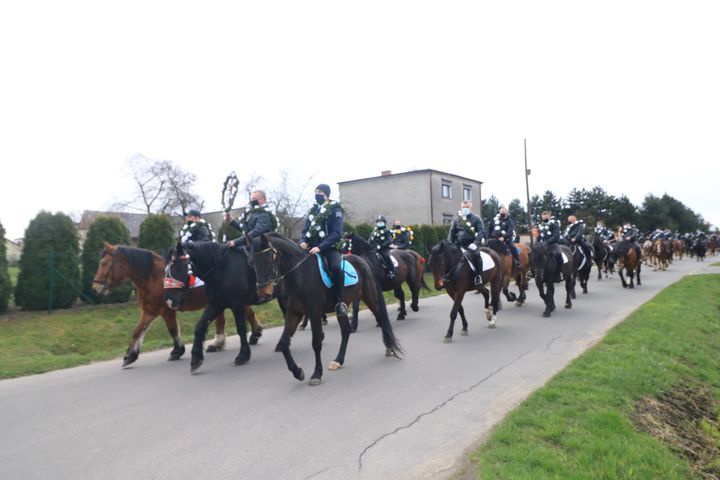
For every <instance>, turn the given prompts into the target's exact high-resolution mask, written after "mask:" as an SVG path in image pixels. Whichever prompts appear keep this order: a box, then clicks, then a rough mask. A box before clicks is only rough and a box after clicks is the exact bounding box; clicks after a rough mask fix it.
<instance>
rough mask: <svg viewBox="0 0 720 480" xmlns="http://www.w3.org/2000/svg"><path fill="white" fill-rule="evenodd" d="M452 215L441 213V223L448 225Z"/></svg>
mask: <svg viewBox="0 0 720 480" xmlns="http://www.w3.org/2000/svg"><path fill="white" fill-rule="evenodd" d="M453 218H454V217H453V216H452V215H449V214H447V213H443V225H450V224H451V223H452V221H453Z"/></svg>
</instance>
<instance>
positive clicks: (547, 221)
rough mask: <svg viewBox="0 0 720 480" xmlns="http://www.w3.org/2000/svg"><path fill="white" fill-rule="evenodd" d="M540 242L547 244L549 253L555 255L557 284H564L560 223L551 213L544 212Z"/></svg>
mask: <svg viewBox="0 0 720 480" xmlns="http://www.w3.org/2000/svg"><path fill="white" fill-rule="evenodd" d="M537 240H538V242H545V243H546V244H547V245H548V252H549V253H552V254H553V255H555V261H556V262H557V265H558V268H557V271H556V272H555V279H554V280H553V281H554V282H555V283H557V282H562V280H563V279H562V266H563V258H562V252H561V251H560V247H559V243H560V222H558V221H557V220H555V219H554V218H551V216H550V212H547V211H545V212H542V222H540V225H538V239H537Z"/></svg>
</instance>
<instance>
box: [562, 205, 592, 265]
mask: <svg viewBox="0 0 720 480" xmlns="http://www.w3.org/2000/svg"><path fill="white" fill-rule="evenodd" d="M568 223H569V225H568V226H567V228H566V229H565V238H566V239H567V241H568V242H569V243H570V246H572V245H577V246H578V248H580V250H581V251H582V253H583V255H584V256H585V258H586V260H585V261H587V262H592V251H591V250H590V247H589V246H588V244H587V242H586V241H585V222H584V221H582V220H578V218H577V217H576V216H575V215H570V216H569V217H568Z"/></svg>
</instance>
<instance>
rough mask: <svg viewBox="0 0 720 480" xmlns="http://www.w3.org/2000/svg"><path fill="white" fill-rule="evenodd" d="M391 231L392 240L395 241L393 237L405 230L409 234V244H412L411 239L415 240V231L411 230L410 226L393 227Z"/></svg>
mask: <svg viewBox="0 0 720 480" xmlns="http://www.w3.org/2000/svg"><path fill="white" fill-rule="evenodd" d="M391 232H392V239H393V241H395V239H396V238H397V237H399V236H400V235H401V234H403V233H404V232H407V233H408V234H409V235H410V242H409V243H410V244H412V242H413V240H415V232H413V230H412V228H410V227H400V228H393V229H392V230H391Z"/></svg>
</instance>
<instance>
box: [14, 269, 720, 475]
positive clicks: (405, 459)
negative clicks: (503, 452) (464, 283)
mask: <svg viewBox="0 0 720 480" xmlns="http://www.w3.org/2000/svg"><path fill="white" fill-rule="evenodd" d="M708 263H710V262H707V263H706V264H705V265H707V264H708ZM705 265H700V266H699V265H698V264H696V262H695V261H691V260H688V259H686V260H684V261H681V262H675V263H674V264H673V265H672V266H671V267H670V270H669V271H667V272H658V273H653V272H650V271H648V272H647V273H645V274H644V279H643V285H642V286H641V287H639V288H636V289H635V290H623V289H622V287H621V286H620V282H619V280H618V279H617V278H615V279H612V280H603V281H602V282H597V281H596V280H595V279H593V280H592V281H591V282H590V294H589V295H581V296H579V298H578V299H577V301H576V303H575V307H574V308H573V309H572V310H565V309H563V308H562V303H563V302H562V299H561V300H559V301H558V302H557V303H558V305H560V306H561V307H560V310H559V311H557V312H556V313H555V314H554V315H553V317H552V318H550V319H544V318H541V317H540V313H541V311H542V306H541V303H540V300H539V298H538V296H537V290H536V288H535V287H534V285H533V286H532V287H531V290H530V299H529V303H528V304H527V305H526V306H524V307H522V308H517V307H515V306H514V305H508V304H507V303H505V308H504V310H503V311H502V312H501V313H500V314H499V316H498V328H497V329H495V330H490V329H488V328H486V324H487V322H486V321H485V320H484V316H483V314H482V310H481V308H480V307H481V303H480V296H476V295H471V296H469V297H468V298H467V300H466V310H467V311H468V312H469V316H470V318H469V321H470V336H467V337H461V336H459V335H457V332H459V329H457V330H456V340H455V342H454V343H452V344H444V343H442V341H441V339H442V336H443V335H444V333H445V330H446V328H447V318H448V312H449V308H450V301H449V299H448V298H447V297H445V296H443V297H436V298H433V299H427V300H424V301H422V302H421V310H420V312H419V313H416V314H411V315H410V316H409V318H408V320H406V321H404V322H395V321H393V325H394V327H395V331H396V334H397V336H398V337H399V338H400V340H401V342H402V344H403V346H404V347H405V349H406V351H407V354H406V356H405V357H404V358H403V359H402V360H396V359H390V358H386V357H384V355H383V353H384V349H383V346H382V343H381V338H380V332H379V330H378V329H376V328H375V327H374V326H373V325H374V321H373V320H372V319H371V318H370V317H369V316H368V315H367V314H366V313H365V314H363V315H361V322H360V331H359V332H358V333H356V334H354V335H353V336H352V337H351V340H350V345H349V348H348V355H347V363H346V366H345V367H344V368H342V369H341V370H339V371H336V372H328V371H326V372H325V376H324V382H323V384H322V385H321V386H319V387H309V386H308V385H307V382H302V383H301V382H297V381H296V380H294V379H293V378H292V377H291V375H290V373H289V372H288V371H287V370H286V367H285V363H284V360H283V358H282V355H280V354H279V353H274V352H273V348H274V346H275V343H276V341H277V339H278V337H279V335H280V331H279V329H271V330H268V331H266V333H265V336H264V337H263V339H262V341H261V344H260V345H258V346H257V347H255V348H254V349H253V351H252V352H253V353H252V360H251V362H250V363H249V364H248V365H246V366H243V367H232V366H230V365H231V363H232V360H233V358H234V356H235V354H236V348H237V342H234V343H232V344H231V345H230V350H228V351H225V352H221V353H218V354H212V355H208V356H207V357H206V362H205V364H204V365H203V366H202V368H201V370H200V371H199V372H200V373H199V374H197V375H194V376H191V375H190V368H189V359H188V358H183V359H182V360H181V361H179V362H174V363H171V362H167V361H165V360H166V358H167V356H168V351H160V352H150V353H143V354H142V355H141V356H140V359H139V360H138V362H137V363H136V364H135V365H134V367H133V368H130V369H127V370H122V369H121V368H120V364H121V361H120V360H119V359H118V360H115V361H112V362H103V363H98V364H94V365H90V366H85V367H78V368H73V369H68V370H64V371H58V372H51V373H48V374H43V375H36V376H32V377H27V378H21V379H13V380H5V381H2V382H0V477H2V478H3V479H5V480H8V479H26V480H30V479H48V478H53V479H74V480H77V479H146V478H158V479H167V478H201V477H202V478H212V479H224V478H247V479H253V480H255V479H273V480H274V479H279V478H282V479H298V480H299V479H310V478H312V479H346V478H365V479H379V478H392V479H397V478H446V477H447V476H448V475H450V474H451V473H452V472H454V471H456V470H457V468H458V466H459V465H461V463H462V461H463V459H464V458H465V457H466V455H465V454H466V453H467V450H468V449H469V448H471V447H472V446H473V445H475V444H477V442H478V441H479V440H481V439H482V438H483V436H484V435H486V434H487V432H488V431H489V429H490V428H491V427H492V426H493V425H494V424H496V423H497V422H498V421H499V420H500V419H501V418H502V417H503V416H504V415H505V414H506V413H507V412H508V411H509V410H511V409H512V408H513V407H514V406H516V405H517V404H518V403H519V402H520V401H521V400H523V399H524V398H525V397H526V396H527V395H528V394H529V393H530V392H531V391H532V390H534V389H536V388H537V387H539V386H541V385H542V384H544V383H545V382H546V381H547V380H548V379H549V378H550V377H551V376H552V375H553V374H555V373H556V372H557V371H558V370H560V369H561V368H562V367H563V366H564V365H566V364H567V363H568V362H569V361H570V360H571V359H573V358H574V357H576V356H577V355H579V354H580V353H581V352H582V351H583V350H585V349H586V348H587V347H588V346H589V345H591V344H593V343H594V342H596V341H597V340H598V339H599V338H601V337H602V335H603V334H604V332H605V331H606V330H607V329H608V328H610V327H611V326H613V325H614V324H616V323H617V322H618V321H620V320H621V319H622V318H624V317H626V316H627V315H628V314H629V313H630V312H631V311H632V310H634V309H635V308H636V307H637V306H639V305H640V304H642V303H643V302H645V301H647V300H648V299H650V298H651V297H652V296H653V295H655V294H656V293H657V292H658V291H659V290H661V289H662V288H663V287H665V286H666V285H669V284H670V283H672V282H674V281H675V280H677V279H679V278H680V277H681V276H683V275H686V274H688V273H692V272H703V271H707V270H708V267H707V266H705ZM717 270H718V271H720V269H717ZM580 297H582V298H580ZM331 323H332V325H330V326H329V327H328V328H327V332H326V338H327V340H326V343H325V348H324V350H323V351H324V361H325V364H326V365H327V363H328V362H329V361H330V360H332V358H333V356H334V354H335V352H336V350H337V346H338V343H339V331H338V328H337V326H336V324H335V323H334V322H331ZM156 328H159V326H157V327H156ZM293 347H294V353H295V355H296V359H297V360H298V363H299V364H300V365H302V366H303V367H304V369H305V371H306V372H309V371H311V370H312V362H313V356H312V349H311V346H310V332H309V331H307V332H298V334H297V335H296V337H295V339H294V343H293Z"/></svg>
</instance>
